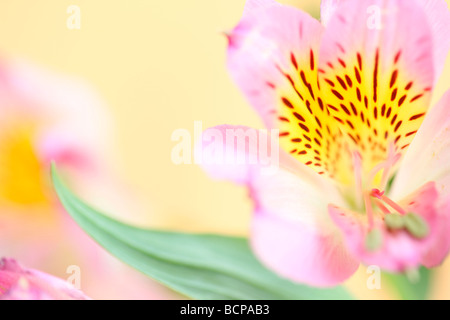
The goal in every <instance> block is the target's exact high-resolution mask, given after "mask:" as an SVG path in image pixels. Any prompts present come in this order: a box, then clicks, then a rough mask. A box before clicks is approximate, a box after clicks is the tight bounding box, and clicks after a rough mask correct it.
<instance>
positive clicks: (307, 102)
mask: <svg viewBox="0 0 450 320" xmlns="http://www.w3.org/2000/svg"><path fill="white" fill-rule="evenodd" d="M306 108H307V109H308V111H309V113H311V114H313V112H312V110H311V103H310V102H309V100H306Z"/></svg>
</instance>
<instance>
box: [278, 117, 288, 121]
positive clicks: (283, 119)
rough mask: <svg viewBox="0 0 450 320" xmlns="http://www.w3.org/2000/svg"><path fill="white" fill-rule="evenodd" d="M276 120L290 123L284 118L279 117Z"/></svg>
mask: <svg viewBox="0 0 450 320" xmlns="http://www.w3.org/2000/svg"><path fill="white" fill-rule="evenodd" d="M278 120H280V121H283V122H290V121H289V119H288V118H285V117H279V118H278Z"/></svg>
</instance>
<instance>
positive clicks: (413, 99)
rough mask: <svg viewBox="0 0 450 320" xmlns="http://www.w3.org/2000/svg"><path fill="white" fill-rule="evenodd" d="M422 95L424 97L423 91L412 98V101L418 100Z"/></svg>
mask: <svg viewBox="0 0 450 320" xmlns="http://www.w3.org/2000/svg"><path fill="white" fill-rule="evenodd" d="M422 97H423V93H422V94H418V95H417V96H415V97H414V98H412V99H411V101H410V102H414V101H416V100H419V99H420V98H422Z"/></svg>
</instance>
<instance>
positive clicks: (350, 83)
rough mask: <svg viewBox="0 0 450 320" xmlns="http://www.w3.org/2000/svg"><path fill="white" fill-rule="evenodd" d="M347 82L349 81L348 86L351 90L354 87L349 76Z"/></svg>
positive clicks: (346, 77)
mask: <svg viewBox="0 0 450 320" xmlns="http://www.w3.org/2000/svg"><path fill="white" fill-rule="evenodd" d="M345 81H347V84H348V86H349V87H350V88H351V87H353V82H352V79H350V77H349V76H348V75H345Z"/></svg>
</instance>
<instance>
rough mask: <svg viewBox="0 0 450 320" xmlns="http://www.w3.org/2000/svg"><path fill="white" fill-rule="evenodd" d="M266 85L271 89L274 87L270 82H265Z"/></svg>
mask: <svg viewBox="0 0 450 320" xmlns="http://www.w3.org/2000/svg"><path fill="white" fill-rule="evenodd" d="M266 84H267V86H269V87H270V88H272V89H275V88H276V87H275V85H274V84H273V83H272V82H266Z"/></svg>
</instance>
